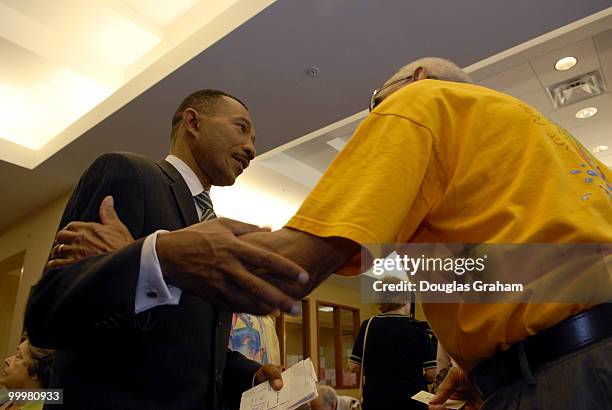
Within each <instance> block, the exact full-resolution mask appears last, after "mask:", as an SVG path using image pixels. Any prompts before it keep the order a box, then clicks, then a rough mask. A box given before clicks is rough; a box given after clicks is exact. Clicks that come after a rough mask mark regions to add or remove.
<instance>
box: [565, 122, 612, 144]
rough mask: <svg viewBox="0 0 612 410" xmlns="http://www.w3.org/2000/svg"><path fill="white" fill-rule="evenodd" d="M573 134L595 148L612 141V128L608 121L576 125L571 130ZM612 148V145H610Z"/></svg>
mask: <svg viewBox="0 0 612 410" xmlns="http://www.w3.org/2000/svg"><path fill="white" fill-rule="evenodd" d="M569 131H570V132H571V133H572V135H574V136H575V137H576V138H578V139H580V141H581V142H582V143H583V144H584V146H589V147H590V148H595V147H596V146H597V145H608V144H610V143H612V129H611V128H610V127H609V125H608V122H607V121H599V122H595V123H592V124H586V125H583V126H582V127H576V128H572V129H570V130H569ZM610 149H612V145H611V146H610Z"/></svg>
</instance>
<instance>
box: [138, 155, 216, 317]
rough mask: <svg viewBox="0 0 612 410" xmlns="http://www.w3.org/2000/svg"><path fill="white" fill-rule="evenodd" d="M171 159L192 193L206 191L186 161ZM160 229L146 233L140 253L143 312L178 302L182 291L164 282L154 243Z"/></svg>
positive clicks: (199, 210) (139, 283)
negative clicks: (147, 234)
mask: <svg viewBox="0 0 612 410" xmlns="http://www.w3.org/2000/svg"><path fill="white" fill-rule="evenodd" d="M166 161H168V162H169V163H170V164H171V165H172V166H173V167H174V168H176V170H177V171H178V172H179V174H181V177H183V180H185V183H186V184H187V187H188V188H189V191H190V192H191V195H192V196H196V195H198V194H200V193H201V192H203V191H204V187H203V186H202V183H201V182H200V180H199V179H198V177H197V176H196V174H195V173H194V172H193V170H192V169H191V168H189V166H188V165H187V164H185V163H184V162H183V161H182V160H180V159H179V158H177V157H175V156H174V155H168V156H167V157H166ZM193 206H195V208H196V211H197V213H198V219H199V218H200V217H201V216H202V210H201V209H200V208H199V207H198V206H196V204H195V199H194V202H193ZM160 232H168V231H165V230H162V229H160V230H158V231H155V232H153V233H152V234H150V235H149V236H147V237H146V238H145V240H144V242H143V244H142V251H141V254H140V270H139V272H138V282H137V284H136V298H135V302H134V312H135V313H141V312H144V311H146V310H149V309H152V308H154V307H155V306H160V305H178V304H179V301H180V300H181V294H182V293H183V291H182V290H181V289H180V288H177V287H176V286H172V285H168V284H166V282H165V281H164V276H163V274H162V271H161V266H160V265H159V259H158V258H157V252H156V251H155V243H156V241H157V235H158V234H159V233H160Z"/></svg>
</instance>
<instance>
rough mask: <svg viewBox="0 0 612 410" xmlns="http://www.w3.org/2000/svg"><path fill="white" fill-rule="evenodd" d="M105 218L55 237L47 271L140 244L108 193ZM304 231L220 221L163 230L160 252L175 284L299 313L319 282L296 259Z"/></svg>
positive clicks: (250, 308) (235, 307) (253, 306)
mask: <svg viewBox="0 0 612 410" xmlns="http://www.w3.org/2000/svg"><path fill="white" fill-rule="evenodd" d="M99 217H100V223H97V222H80V221H73V222H70V223H69V224H68V225H66V226H65V227H64V228H62V229H61V230H60V231H59V232H58V233H57V235H56V237H55V243H54V246H53V249H52V251H51V256H50V260H49V262H47V266H46V269H47V270H51V269H54V268H58V267H62V266H66V265H71V264H73V263H76V262H78V261H79V260H82V259H84V258H88V257H90V256H96V255H100V254H102V253H105V252H114V251H117V250H120V249H122V248H124V247H126V246H129V245H131V244H133V243H134V242H135V240H134V238H133V237H132V234H131V233H130V231H129V229H128V228H127V226H126V225H125V224H124V223H123V222H122V221H121V219H119V216H118V215H117V212H116V211H115V208H114V200H113V197H111V196H107V197H106V198H104V200H103V201H102V203H101V205H100V209H99ZM304 235H308V234H306V233H303V232H300V231H296V230H291V229H282V230H280V231H276V232H270V230H269V229H267V228H260V227H258V226H256V225H251V224H247V223H243V222H239V221H235V220H231V219H227V218H217V219H212V220H208V221H205V222H200V223H197V224H194V225H191V226H189V227H187V228H183V229H179V230H176V231H171V232H160V233H159V234H158V235H157V240H156V244H155V251H156V254H157V259H158V260H159V265H160V268H161V271H162V274H163V276H164V279H165V281H166V282H167V283H168V284H171V285H174V286H176V287H179V288H181V289H182V290H183V292H189V293H192V294H195V295H197V296H199V297H201V298H202V299H204V300H206V301H208V302H209V303H211V304H213V305H215V306H217V307H218V308H221V309H223V310H227V311H230V312H231V311H233V312H248V313H253V314H260V315H261V314H267V313H270V312H273V311H275V310H277V309H280V310H282V311H284V312H287V313H290V314H297V313H298V312H299V305H298V303H296V300H299V299H301V298H302V297H303V296H304V295H306V294H307V293H308V292H309V291H310V290H311V288H312V287H313V286H314V283H315V281H313V279H314V278H313V277H311V276H310V275H309V274H308V273H307V272H306V270H305V269H304V268H303V267H302V266H300V264H298V263H296V261H295V259H300V256H299V255H300V252H298V251H299V249H296V247H295V246H291V245H290V243H289V242H291V241H290V239H291V238H293V237H296V236H304ZM308 236H311V235H308ZM312 238H317V237H314V236H312ZM283 253H287V255H286V256H283ZM290 254H294V255H295V256H294V257H293V258H292V257H291V255H290ZM292 259H294V260H292ZM307 263H308V262H307V261H306V260H303V261H302V264H304V265H305V264H307ZM317 282H319V281H317Z"/></svg>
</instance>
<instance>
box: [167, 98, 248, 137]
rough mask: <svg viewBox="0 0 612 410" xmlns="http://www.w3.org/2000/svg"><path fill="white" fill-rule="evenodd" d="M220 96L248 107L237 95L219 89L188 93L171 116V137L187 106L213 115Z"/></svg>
mask: <svg viewBox="0 0 612 410" xmlns="http://www.w3.org/2000/svg"><path fill="white" fill-rule="evenodd" d="M222 97H229V98H231V99H233V100H236V101H238V102H239V103H240V104H241V105H242V106H243V107H244V108H245V109H246V110H247V111H248V109H249V108H248V107H247V106H246V104H245V103H243V102H242V101H240V99H238V98H237V97H234V96H233V95H231V94H228V93H226V92H225V91H220V90H211V89H205V90H199V91H196V92H194V93H191V94H189V95H188V96H187V97H186V98H185V99H184V100H183V101H182V102H181V104H180V105H179V106H178V108H177V109H176V111H175V112H174V115H173V116H172V134H171V135H172V139H173V140H174V134H175V131H176V127H177V125H178V124H180V122H181V120H182V119H183V112H184V111H185V110H186V109H188V108H193V109H194V110H196V111H197V112H199V113H202V114H204V115H214V114H215V106H216V105H217V103H218V102H219V100H220V99H221V98H222Z"/></svg>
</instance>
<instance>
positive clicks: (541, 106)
mask: <svg viewBox="0 0 612 410" xmlns="http://www.w3.org/2000/svg"><path fill="white" fill-rule="evenodd" d="M520 99H521V100H523V101H525V102H526V103H527V104H529V105H531V106H532V107H533V108H535V109H537V110H538V111H540V112H541V113H542V114H549V113H551V112H553V111H555V107H553V105H552V103H551V102H550V98H549V97H548V94H547V93H546V91H544V89H542V88H539V89H537V90H535V91H532V92H530V93H527V94H525V95H521V96H520Z"/></svg>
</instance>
